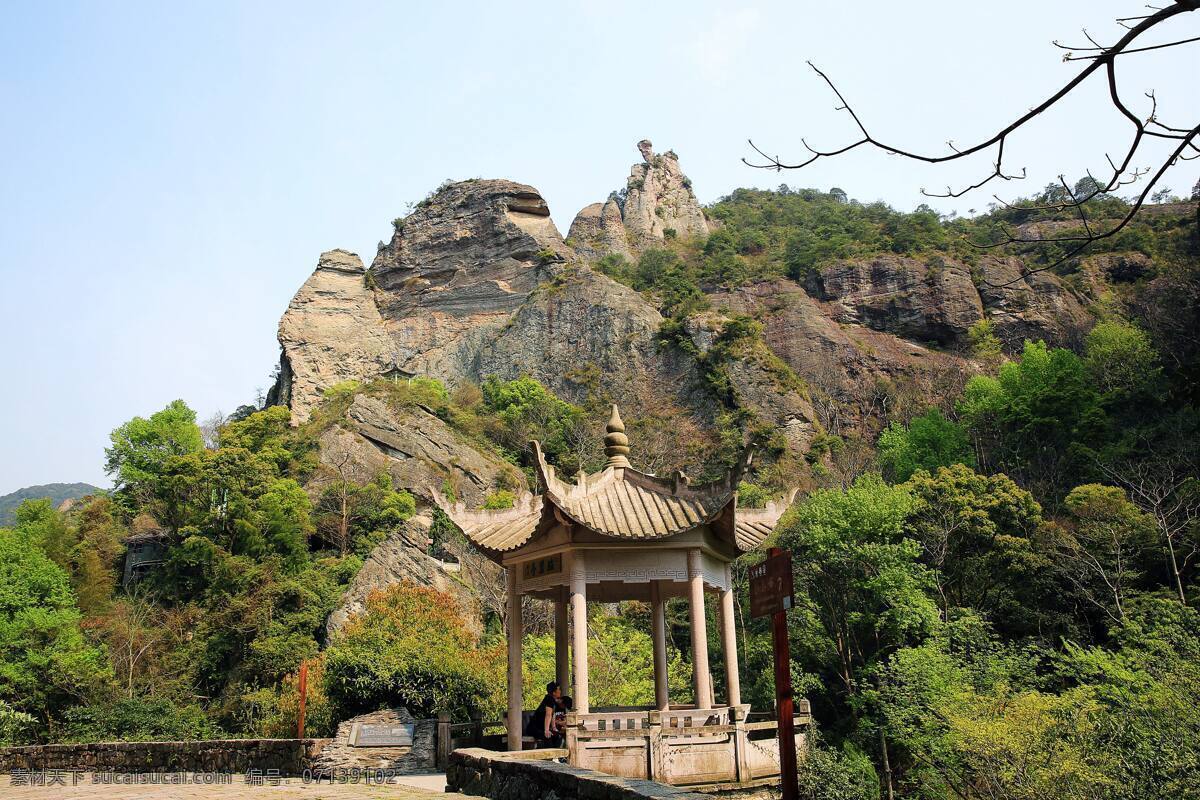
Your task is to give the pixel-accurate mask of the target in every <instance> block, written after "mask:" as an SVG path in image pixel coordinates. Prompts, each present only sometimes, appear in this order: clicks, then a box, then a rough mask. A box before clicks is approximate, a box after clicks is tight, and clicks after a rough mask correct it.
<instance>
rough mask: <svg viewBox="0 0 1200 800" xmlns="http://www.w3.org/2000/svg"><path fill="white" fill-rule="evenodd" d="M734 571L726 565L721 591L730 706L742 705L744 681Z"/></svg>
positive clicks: (722, 642)
mask: <svg viewBox="0 0 1200 800" xmlns="http://www.w3.org/2000/svg"><path fill="white" fill-rule="evenodd" d="M732 573H733V570H731V569H730V568H729V565H728V564H726V565H725V588H724V589H722V590H721V649H722V650H723V651H725V685H726V686H728V687H729V705H731V706H740V705H741V704H742V680H741V677H740V676H739V675H738V652H737V628H736V626H735V620H734V616H733V574H732Z"/></svg>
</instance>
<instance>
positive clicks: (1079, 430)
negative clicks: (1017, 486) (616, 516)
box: [959, 342, 1104, 500]
mask: <svg viewBox="0 0 1200 800" xmlns="http://www.w3.org/2000/svg"><path fill="white" fill-rule="evenodd" d="M959 411H960V413H961V414H962V415H963V419H964V422H965V424H966V426H967V428H968V429H969V430H970V431H971V432H972V434H974V436H975V438H976V442H977V448H978V450H977V452H982V453H985V454H986V455H987V460H986V461H984V460H982V459H981V461H980V463H981V464H982V465H983V466H984V467H985V468H986V469H988V470H989V471H991V470H997V471H1003V472H1006V473H1008V474H1009V475H1010V476H1013V477H1014V478H1015V479H1016V480H1018V481H1019V482H1020V483H1022V484H1023V485H1025V486H1028V487H1030V488H1036V489H1038V490H1040V494H1041V495H1042V496H1044V497H1047V498H1053V499H1055V500H1057V499H1058V498H1060V497H1061V496H1062V495H1063V494H1064V493H1065V489H1066V484H1067V483H1068V481H1072V482H1073V479H1077V478H1078V476H1079V475H1080V474H1081V473H1082V472H1083V471H1084V469H1085V468H1086V467H1087V465H1088V462H1087V461H1086V459H1084V457H1083V456H1082V453H1081V447H1082V446H1088V445H1090V444H1093V443H1095V442H1096V441H1097V438H1098V435H1099V434H1100V433H1101V432H1102V431H1103V427H1104V411H1103V409H1102V408H1101V406H1100V396H1099V394H1098V392H1097V391H1096V388H1095V386H1094V385H1093V384H1092V381H1091V376H1090V375H1089V374H1088V370H1087V367H1086V366H1085V365H1084V363H1083V361H1082V360H1081V359H1080V358H1079V356H1077V355H1075V354H1074V353H1072V352H1071V351H1069V350H1063V349H1059V348H1054V349H1050V348H1048V347H1046V345H1045V343H1044V342H1026V343H1025V350H1024V352H1023V353H1022V356H1021V359H1020V360H1019V361H1010V362H1008V363H1006V364H1003V365H1002V366H1001V367H1000V373H999V375H997V376H996V377H994V378H993V377H990V376H982V375H979V376H976V377H974V378H972V379H971V380H970V381H968V382H967V387H966V391H965V392H964V393H963V398H962V400H961V401H960V403H959Z"/></svg>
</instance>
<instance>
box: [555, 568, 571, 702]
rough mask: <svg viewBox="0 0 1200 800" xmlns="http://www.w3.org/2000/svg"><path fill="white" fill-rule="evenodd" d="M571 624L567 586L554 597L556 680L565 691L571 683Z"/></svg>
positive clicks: (564, 691)
mask: <svg viewBox="0 0 1200 800" xmlns="http://www.w3.org/2000/svg"><path fill="white" fill-rule="evenodd" d="M570 640H571V636H570V625H569V624H568V616H567V587H565V586H563V587H561V589H560V590H559V593H558V597H556V598H555V599H554V680H556V681H558V685H559V686H561V687H562V690H563V693H564V694H565V693H566V692H567V687H569V686H570V685H571V654H570V651H569V649H568V645H569V643H570Z"/></svg>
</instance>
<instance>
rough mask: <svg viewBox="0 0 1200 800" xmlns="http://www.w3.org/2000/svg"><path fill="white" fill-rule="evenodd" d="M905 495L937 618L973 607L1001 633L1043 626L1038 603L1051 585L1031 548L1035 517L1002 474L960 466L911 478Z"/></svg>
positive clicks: (1030, 503) (1023, 494) (1047, 568)
mask: <svg viewBox="0 0 1200 800" xmlns="http://www.w3.org/2000/svg"><path fill="white" fill-rule="evenodd" d="M905 488H906V489H907V490H908V491H909V492H910V493H911V496H912V499H913V508H912V513H911V514H910V516H909V519H908V530H909V531H910V532H911V535H912V536H913V537H914V538H915V539H916V540H917V541H919V542H920V543H921V549H922V560H923V561H924V562H925V563H926V564H928V565H929V566H930V567H932V568H933V571H932V573H931V575H932V577H933V580H934V583H935V585H936V587H937V592H938V596H939V598H940V604H941V607H942V613H943V617H944V618H949V616H950V609H952V608H975V609H979V610H981V611H983V612H985V613H988V614H989V615H991V616H992V617H993V618H994V619H996V620H997V622H998V623H999V624H1001V625H1002V626H1004V627H1005V628H1006V629H1007V630H1009V631H1028V630H1036V629H1038V628H1040V627H1043V626H1045V625H1046V624H1047V620H1046V619H1045V618H1043V617H1041V616H1039V615H1038V612H1039V611H1041V610H1042V605H1041V603H1040V602H1039V601H1041V600H1044V599H1045V598H1046V597H1047V596H1049V595H1050V594H1052V593H1053V592H1054V584H1053V581H1052V579H1051V578H1050V577H1049V576H1050V575H1052V570H1051V563H1050V562H1049V560H1048V559H1047V556H1046V554H1045V553H1043V552H1041V548H1040V547H1038V546H1036V545H1035V541H1034V540H1035V538H1036V536H1037V533H1038V531H1039V529H1040V526H1041V523H1042V517H1041V507H1040V506H1039V505H1038V503H1037V502H1036V501H1035V500H1034V499H1033V495H1031V494H1030V493H1029V492H1027V491H1025V490H1024V489H1022V488H1020V487H1019V486H1017V485H1016V484H1015V483H1014V482H1013V481H1012V480H1011V479H1009V478H1008V477H1007V476H1006V475H990V476H988V475H980V474H979V473H977V472H975V471H974V470H972V469H971V468H970V467H967V466H965V465H963V464H956V465H954V466H950V467H940V468H938V469H937V471H935V472H933V473H929V472H925V471H919V472H917V473H916V474H915V475H913V476H912V478H911V479H909V481H908V483H906V484H905Z"/></svg>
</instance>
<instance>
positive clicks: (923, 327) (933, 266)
mask: <svg viewBox="0 0 1200 800" xmlns="http://www.w3.org/2000/svg"><path fill="white" fill-rule="evenodd" d="M808 287H809V289H810V291H811V292H812V294H813V295H814V296H815V297H816V298H817V299H818V300H823V301H827V302H829V303H830V304H831V308H832V310H833V317H834V319H835V320H836V321H837V322H841V323H850V324H861V325H866V326H867V327H869V328H872V329H874V330H877V331H883V332H885V333H891V334H895V335H896V336H902V337H904V338H906V339H914V340H917V341H921V342H936V343H938V344H942V345H946V344H951V343H953V342H956V341H958V340H960V339H961V338H962V337H964V336H966V333H967V329H968V328H970V327H971V326H972V325H974V324H975V323H977V322H979V321H980V320H981V319H983V302H982V301H981V300H980V297H979V292H978V291H976V289H975V284H974V283H972V282H971V273H970V271H969V270H968V269H967V268H966V267H965V266H963V265H962V264H958V263H955V262H952V261H949V260H947V259H944V258H942V257H941V256H932V257H931V258H930V259H928V260H926V261H919V260H917V259H913V258H903V257H900V256H891V255H884V256H877V257H875V258H872V259H870V260H858V261H837V262H834V263H832V264H828V265H826V266H824V267H821V268H820V269H819V270H815V271H814V272H813V273H812V275H811V276H810V278H809V280H808Z"/></svg>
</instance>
